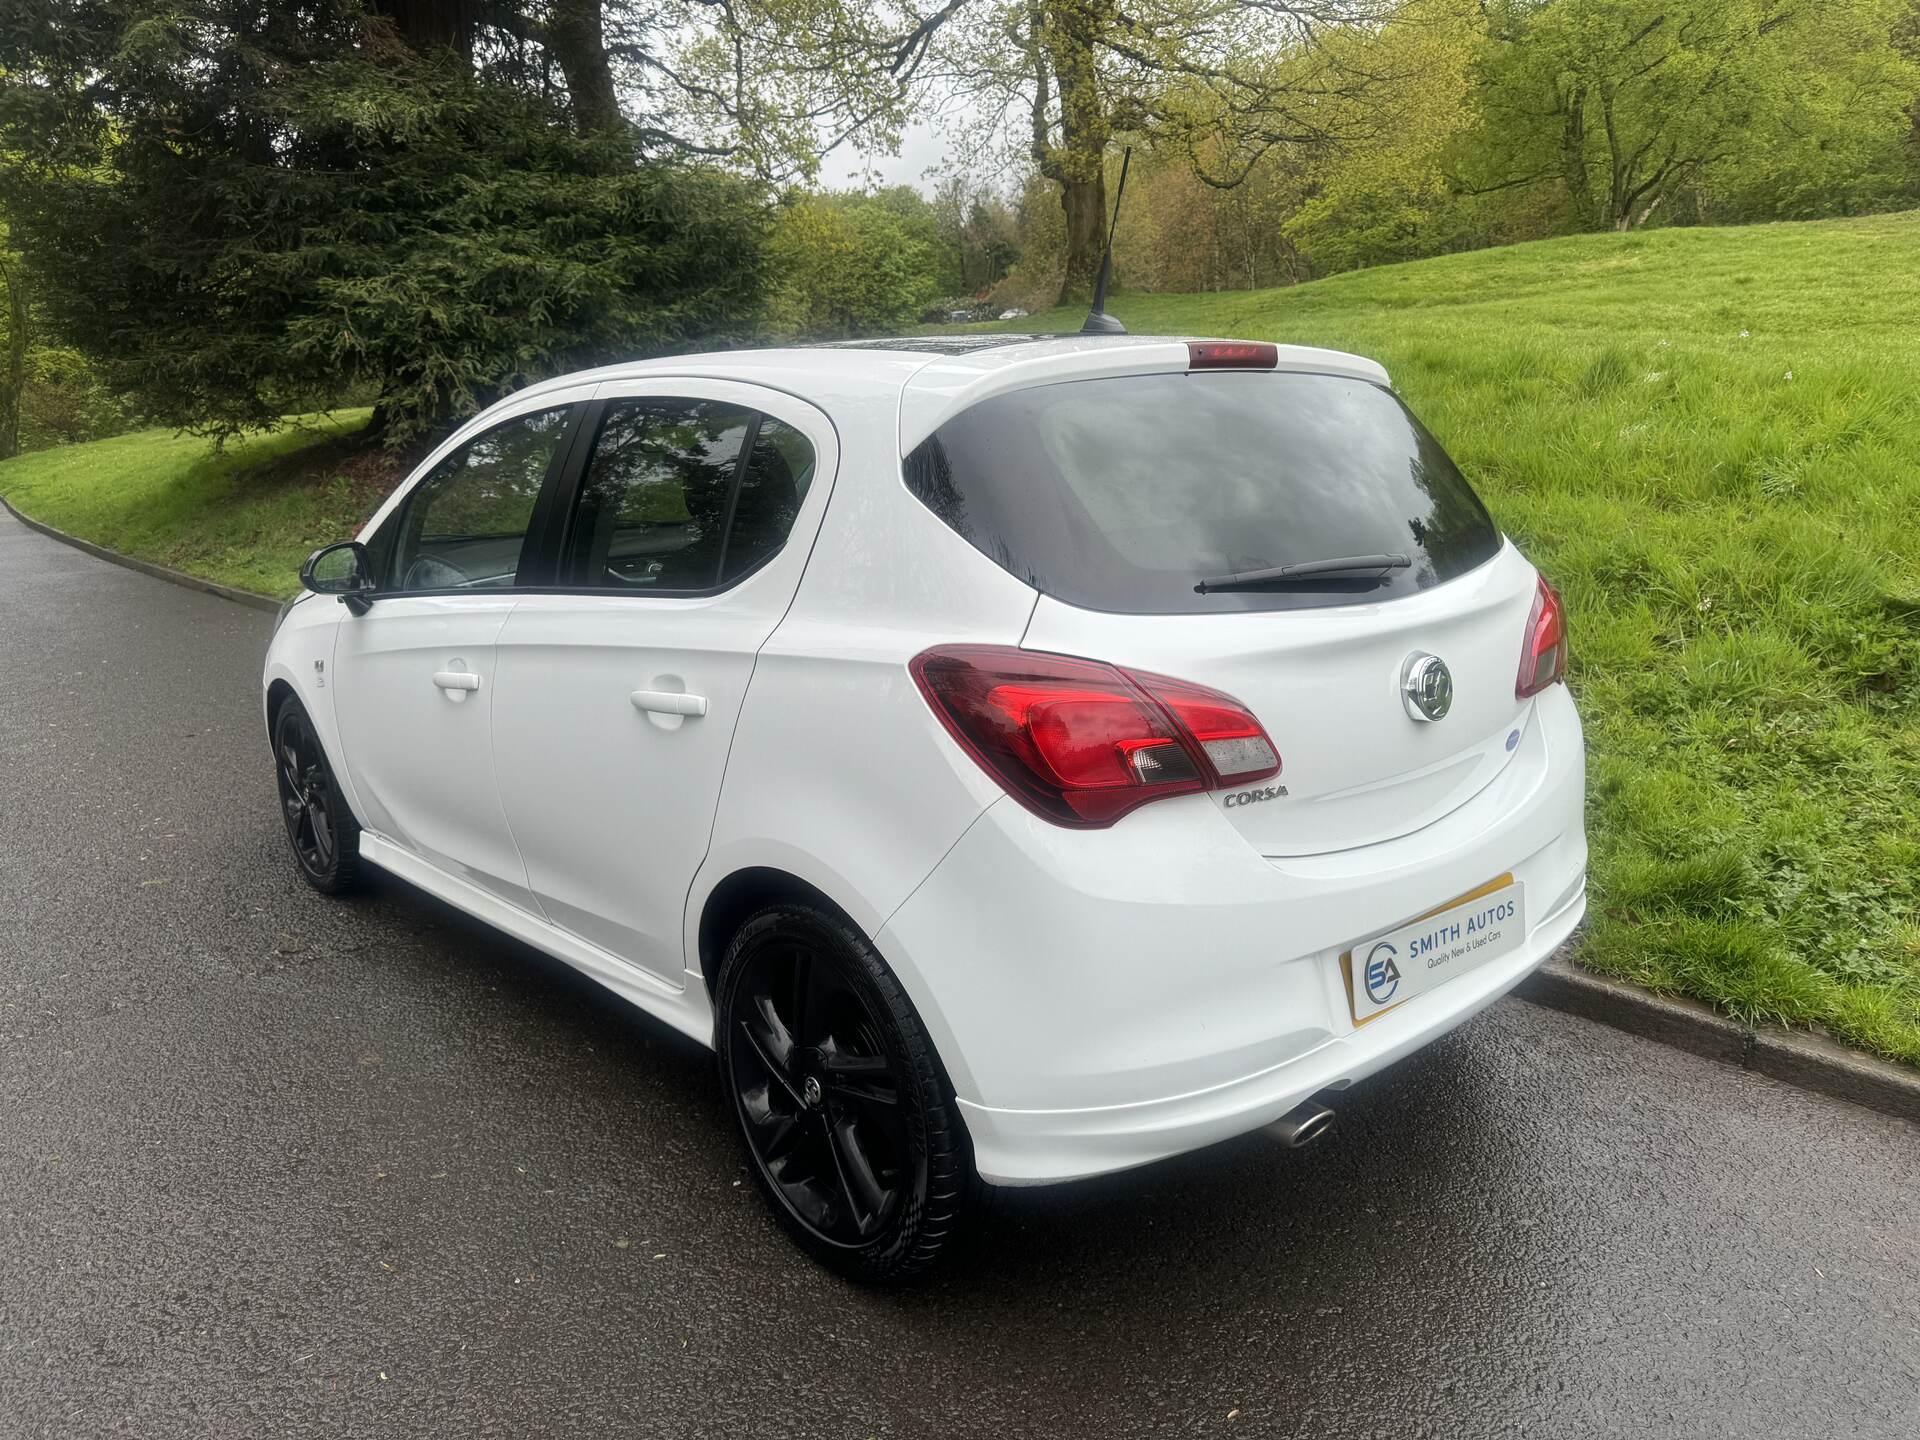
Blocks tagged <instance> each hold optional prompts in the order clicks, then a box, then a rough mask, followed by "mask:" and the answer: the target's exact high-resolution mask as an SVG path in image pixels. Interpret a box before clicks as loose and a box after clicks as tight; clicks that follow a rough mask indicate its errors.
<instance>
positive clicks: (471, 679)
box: [433, 670, 480, 690]
mask: <svg viewBox="0 0 1920 1440" xmlns="http://www.w3.org/2000/svg"><path fill="white" fill-rule="evenodd" d="M433 683H434V684H436V685H438V686H439V687H440V688H441V689H442V690H478V689H479V688H480V677H479V676H478V675H470V674H468V673H467V672H466V671H465V670H436V671H434V672H433Z"/></svg>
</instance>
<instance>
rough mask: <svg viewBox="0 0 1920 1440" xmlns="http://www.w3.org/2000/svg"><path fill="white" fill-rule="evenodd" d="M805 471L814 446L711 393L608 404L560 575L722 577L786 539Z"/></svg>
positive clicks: (615, 582)
mask: <svg viewBox="0 0 1920 1440" xmlns="http://www.w3.org/2000/svg"><path fill="white" fill-rule="evenodd" d="M812 478H813V447H812V446H811V445H810V444H808V443H807V440H806V438H805V437H804V436H802V435H801V434H800V432H799V431H797V430H795V429H794V428H793V427H792V426H790V425H785V424H783V423H782V422H780V421H778V420H775V419H773V418H772V417H771V416H765V415H761V414H759V413H758V412H756V411H754V410H751V409H747V408H745V407H742V406H738V405H731V404H727V403H725V402H723V401H718V400H692V399H681V398H672V397H648V398H645V399H633V400H618V401H615V402H613V403H611V404H609V405H608V406H607V409H606V412H605V414H604V415H603V416H602V418H601V421H600V429H599V433H598V434H597V435H596V436H595V437H594V444H593V450H592V453H591V455H590V457H589V459H588V461H587V469H586V474H585V475H584V476H583V477H582V480H581V487H580V503H579V510H578V512H577V514H576V515H575V517H574V523H573V526H572V529H571V532H570V538H569V540H568V544H567V557H566V561H565V564H564V566H563V568H562V574H563V576H564V577H565V583H567V584H569V585H576V586H583V587H587V588H592V589H610V590H630V591H639V592H648V591H651V592H656V593H679V592H687V591H701V590H711V589H713V588H715V587H716V586H719V585H724V584H730V583H732V582H733V581H734V580H736V579H739V578H740V577H741V576H743V575H745V574H746V573H747V572H748V571H749V570H751V569H753V568H754V567H755V566H757V565H759V564H760V563H761V562H762V561H764V560H765V559H767V558H768V557H769V556H771V555H773V554H774V553H775V552H777V551H778V550H779V549H780V547H781V546H782V545H784V544H785V543H786V538H787V534H788V532H789V531H790V530H792V528H793V522H794V518H795V516H796V515H797V514H798V513H799V509H800V501H801V500H802V499H803V498H804V497H805V495H806V491H807V486H808V485H809V484H810V483H811V481H812Z"/></svg>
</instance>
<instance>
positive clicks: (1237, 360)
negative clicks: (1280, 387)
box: [1187, 340, 1280, 370]
mask: <svg viewBox="0 0 1920 1440" xmlns="http://www.w3.org/2000/svg"><path fill="white" fill-rule="evenodd" d="M1279 363H1280V347H1279V346H1278V345H1271V344H1268V343H1267V342H1266V341H1264V340H1189V341H1188V342H1187V369H1189V370H1271V369H1273V368H1274V367H1275V366H1277V365H1279Z"/></svg>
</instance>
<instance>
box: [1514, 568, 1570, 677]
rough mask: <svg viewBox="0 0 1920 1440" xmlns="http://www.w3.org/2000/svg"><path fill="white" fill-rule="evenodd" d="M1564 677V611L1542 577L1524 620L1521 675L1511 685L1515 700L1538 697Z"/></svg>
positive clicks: (1565, 628)
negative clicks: (1531, 608) (1525, 621)
mask: <svg viewBox="0 0 1920 1440" xmlns="http://www.w3.org/2000/svg"><path fill="white" fill-rule="evenodd" d="M1566 674H1567V610H1566V606H1565V605H1564V604H1563V603H1562V602H1561V599H1560V592H1559V591H1557V590H1555V589H1554V588H1553V586H1551V585H1549V584H1548V583H1547V579H1546V577H1545V576H1544V575H1542V576H1540V577H1539V583H1538V585H1537V586H1536V587H1535V589H1534V592H1533V613H1532V614H1530V615H1528V616H1527V638H1526V644H1525V645H1524V646H1523V647H1522V648H1521V651H1520V675H1519V678H1518V679H1517V680H1515V681H1514V685H1513V693H1514V696H1515V698H1516V699H1520V700H1524V699H1526V698H1527V697H1528V696H1529V695H1538V694H1539V693H1540V692H1541V691H1542V690H1544V689H1546V688H1547V687H1548V686H1549V685H1551V684H1553V682H1554V681H1556V680H1563V679H1565V678H1566Z"/></svg>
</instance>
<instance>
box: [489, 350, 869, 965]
mask: <svg viewBox="0 0 1920 1440" xmlns="http://www.w3.org/2000/svg"><path fill="white" fill-rule="evenodd" d="M662 394H666V395H675V396H686V397H689V398H693V399H704V400H717V401H724V402H730V403H735V404H739V405H742V406H747V407H753V408H759V409H762V410H764V411H766V412H767V413H770V414H772V415H774V416H775V417H776V418H778V419H781V420H784V421H785V422H787V423H788V424H790V425H792V426H794V427H795V428H796V429H798V430H799V431H801V433H803V434H804V435H806V436H807V438H808V439H809V440H810V441H811V442H812V444H813V447H814V456H815V460H814V465H815V473H814V477H813V481H812V483H811V485H810V486H809V487H808V491H807V495H806V499H805V502H804V503H803V504H802V506H801V508H800V512H799V516H798V518H797V519H796V521H795V523H794V528H793V530H792V532H791V533H790V535H789V537H788V541H787V544H786V547H785V548H784V549H782V550H781V551H780V553H779V554H777V555H775V556H774V557H773V558H772V559H771V560H769V561H768V562H767V563H766V564H764V565H762V566H761V567H760V568H759V569H758V570H756V571H754V572H753V573H752V574H750V575H748V576H747V577H746V578H745V579H744V580H742V581H741V582H740V583H738V584H736V585H734V586H733V587H732V588H730V589H727V590H723V591H721V592H720V593H718V594H715V595H702V596H686V597H681V596H658V597H655V596H648V595H632V594H614V593H607V592H602V593H598V594H568V595H542V594H528V595H524V596H522V597H520V600H519V603H518V604H517V606H516V607H515V609H514V611H513V614H512V616H511V617H510V618H509V619H508V620H507V622H506V625H505V627H504V629H503V631H502V633H501V636H500V640H499V661H498V665H499V668H500V671H501V673H502V677H503V679H502V683H501V684H500V685H499V686H498V687H497V689H496V693H495V698H494V702H493V716H494V741H493V744H494V750H493V754H494V767H495V771H496V773H497V775H498V776H499V786H500V798H501V801H502V804H503V805H504V808H505V812H506V813H507V814H508V815H509V816H510V817H511V819H512V825H513V833H514V838H515V840H516V841H517V842H518V844H519V847H520V851H521V853H522V854H523V855H524V856H525V858H526V867H527V874H528V877H529V879H528V884H529V887H530V888H531V890H532V891H533V894H534V897H535V899H536V900H537V901H538V905H539V908H540V910H541V912H542V913H544V914H545V916H546V918H547V919H548V920H549V921H551V922H552V923H553V924H555V925H557V926H559V927H560V928H561V929H563V930H566V931H567V932H568V933H569V934H571V935H573V936H575V937H576V938H579V939H583V940H585V941H587V942H588V943H590V944H593V945H596V946H599V947H601V948H602V949H605V950H607V951H609V952H611V953H614V954H618V955H621V956H624V957H626V959H627V960H628V961H629V962H630V963H633V964H637V965H639V966H641V967H642V968H644V969H646V970H647V971H649V972H650V973H652V974H653V975H655V976H657V977H659V978H660V979H662V980H664V981H666V982H667V983H668V984H670V985H672V986H674V987H676V988H677V987H679V986H681V985H682V984H684V982H685V967H686V956H685V953H684V951H683V949H682V945H681V932H682V923H681V922H682V914H683V908H684V901H685V898H686V894H687V890H688V887H689V886H690V885H691V883H692V881H693V877H694V872H695V871H696V870H698V869H699V868H700V865H701V862H702V861H703V860H704V859H705V857H706V851H707V840H708V836H709V834H710V833H711V831H712V828H713V815H714V810H715V807H716V806H717V805H718V803H719V799H720V794H721V780H722V778H723V777H724V775H725V774H726V768H727V755H728V752H729V750H730V748H731V746H732V742H733V732H734V727H735V724H736V722H737V721H738V719H739V716H740V707H741V702H742V701H743V700H744V699H745V698H746V695H747V683H748V681H749V679H750V678H751V677H752V675H753V669H754V661H755V657H756V656H757V655H758V654H759V651H760V647H761V646H762V645H763V644H764V643H765V642H766V639H767V637H768V636H769V635H770V634H772V633H773V628H774V627H775V626H776V625H778V624H779V623H780V619H781V617H782V616H783V615H784V614H785V613H786V611H787V607H788V605H789V604H791V603H792V600H793V594H794V590H795V589H796V587H798V585H799V583H800V573H801V571H802V570H803V569H804V568H805V566H806V562H807V552H808V549H809V547H810V546H811V544H812V540H813V535H814V532H815V531H816V530H817V529H818V527H819V524H820V517H821V515H822V514H823V513H824V512H825V510H826V507H827V503H828V496H829V495H831V493H832V491H833V481H834V476H835V473H836V471H837V469H838V466H839V447H838V442H837V440H836V437H835V434H834V430H833V426H832V425H831V424H830V423H829V422H828V420H827V417H826V416H825V415H823V414H821V413H820V411H818V410H817V409H814V408H813V407H812V406H810V405H806V404H803V403H801V402H799V401H797V400H793V399H791V398H790V397H787V396H784V395H781V394H771V395H770V394H769V393H768V392H766V391H765V390H763V389H761V388H759V387H757V386H747V385H741V384H738V383H734V382H727V381H715V380H689V379H685V378H677V377H676V378H648V379H640V378H634V379H628V380H620V381H611V382H608V383H606V384H604V385H601V386H600V387H599V388H598V390H597V392H596V398H598V399H621V398H628V397H639V396H648V395H662ZM636 692H643V693H644V692H653V693H655V694H686V695H689V696H692V697H697V699H698V700H699V701H700V702H701V704H700V707H699V708H701V709H702V711H703V713H701V714H699V715H679V714H668V713H664V712H663V711H662V710H659V709H653V710H642V709H639V708H636V705H635V703H634V701H633V696H634V695H635V693H636ZM651 703H654V704H658V703H659V702H658V701H655V702H651ZM584 756H592V757H593V763H592V764H583V763H582V758H583V757H584Z"/></svg>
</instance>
